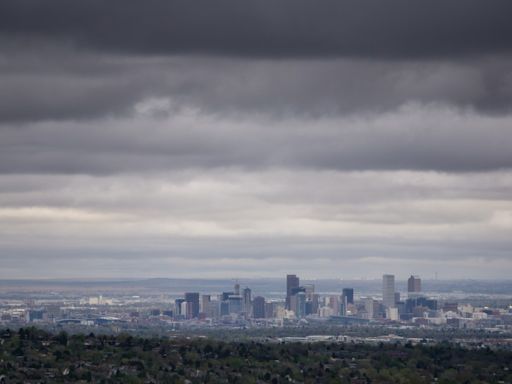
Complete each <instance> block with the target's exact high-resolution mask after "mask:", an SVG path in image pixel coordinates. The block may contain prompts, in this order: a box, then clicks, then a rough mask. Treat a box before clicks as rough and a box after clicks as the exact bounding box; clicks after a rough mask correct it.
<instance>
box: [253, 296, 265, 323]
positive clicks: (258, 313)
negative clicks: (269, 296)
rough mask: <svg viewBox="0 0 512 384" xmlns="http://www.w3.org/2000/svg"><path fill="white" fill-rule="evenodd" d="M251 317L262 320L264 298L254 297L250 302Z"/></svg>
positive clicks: (263, 315)
mask: <svg viewBox="0 0 512 384" xmlns="http://www.w3.org/2000/svg"><path fill="white" fill-rule="evenodd" d="M252 317H254V318H255V319H263V318H264V317H265V298H264V297H261V296H256V297H255V298H254V300H253V302H252Z"/></svg>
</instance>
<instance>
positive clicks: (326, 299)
mask: <svg viewBox="0 0 512 384" xmlns="http://www.w3.org/2000/svg"><path fill="white" fill-rule="evenodd" d="M315 321H329V322H332V323H337V324H374V323H377V324H381V323H395V324H401V323H402V324H415V325H418V326H448V327H457V328H491V327H510V326H511V325H512V309H511V308H503V307H501V308H487V307H473V306H471V305H469V304H467V303H461V304H459V303H457V302H454V301H446V300H444V301H438V299H436V298H432V297H429V296H427V295H425V294H424V293H423V292H422V284H421V279H420V278H419V277H418V276H410V277H409V279H408V280H407V291H406V292H398V291H397V289H396V286H395V276H394V275H390V274H385V275H383V277H382V291H381V293H376V294H375V295H373V296H372V295H361V294H359V293H358V292H354V288H352V287H344V288H340V290H339V291H338V292H337V293H322V294H320V293H318V292H316V291H315V285H313V284H309V283H308V284H301V281H300V278H299V277H298V276H297V275H292V274H290V275H287V276H286V292H283V295H282V296H280V297H278V298H276V297H273V298H271V299H267V298H265V297H263V296H262V295H253V292H252V290H251V288H249V287H245V288H243V289H241V287H240V284H238V282H237V283H236V284H234V286H233V289H232V290H227V291H225V292H220V293H217V294H201V293H200V292H186V293H184V294H183V295H182V296H180V297H169V296H163V295H162V296H161V297H160V298H159V299H155V298H154V297H151V298H141V297H139V296H132V297H114V298H104V297H103V296H101V295H99V296H92V297H87V298H81V299H80V300H79V301H76V300H71V299H68V300H62V301H53V302H50V301H44V300H43V301H39V302H35V301H33V300H29V301H26V302H23V301H19V302H15V301H11V302H9V303H4V305H2V304H0V322H2V323H4V324H9V323H14V324H23V323H53V324H81V325H105V324H112V323H116V324H123V323H124V324H129V325H130V326H132V327H151V326H162V327H165V326H172V327H187V326H222V325H242V326H253V325H254V326H265V325H271V326H275V325H278V326H282V325H287V324H291V325H293V324H297V323H303V324H307V323H309V322H315Z"/></svg>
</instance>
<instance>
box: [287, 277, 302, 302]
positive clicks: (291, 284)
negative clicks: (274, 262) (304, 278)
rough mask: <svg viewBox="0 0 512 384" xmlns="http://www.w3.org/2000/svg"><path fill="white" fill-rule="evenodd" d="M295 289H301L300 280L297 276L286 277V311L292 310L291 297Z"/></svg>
mask: <svg viewBox="0 0 512 384" xmlns="http://www.w3.org/2000/svg"><path fill="white" fill-rule="evenodd" d="M295 288H299V278H298V277H297V276H296V275H286V303H285V308H286V309H291V307H290V297H291V296H292V294H293V293H292V290H293V289H295Z"/></svg>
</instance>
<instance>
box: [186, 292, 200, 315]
mask: <svg viewBox="0 0 512 384" xmlns="http://www.w3.org/2000/svg"><path fill="white" fill-rule="evenodd" d="M185 301H186V303H187V313H186V315H187V319H195V318H197V317H198V316H199V292H186V293H185Z"/></svg>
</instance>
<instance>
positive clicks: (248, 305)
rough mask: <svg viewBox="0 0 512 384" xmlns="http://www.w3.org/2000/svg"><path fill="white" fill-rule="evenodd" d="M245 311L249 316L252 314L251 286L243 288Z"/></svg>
mask: <svg viewBox="0 0 512 384" xmlns="http://www.w3.org/2000/svg"><path fill="white" fill-rule="evenodd" d="M242 297H243V300H242V301H243V304H242V306H243V311H244V312H245V314H246V315H247V316H249V315H250V314H251V305H252V303H251V289H250V288H249V287H246V288H244V290H243V296H242Z"/></svg>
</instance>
